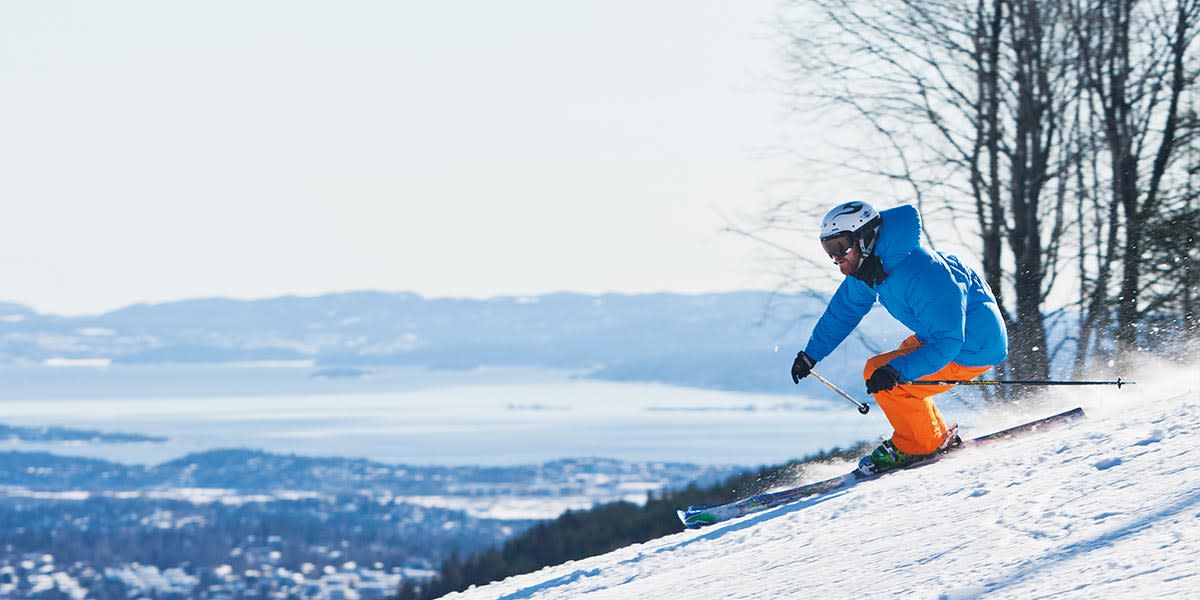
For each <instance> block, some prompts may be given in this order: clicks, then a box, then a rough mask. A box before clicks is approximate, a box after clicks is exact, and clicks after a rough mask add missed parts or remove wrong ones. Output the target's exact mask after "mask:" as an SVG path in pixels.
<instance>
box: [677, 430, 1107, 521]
mask: <svg viewBox="0 0 1200 600" xmlns="http://www.w3.org/2000/svg"><path fill="white" fill-rule="evenodd" d="M1083 416H1084V414H1083V409H1082V408H1073V409H1071V410H1068V411H1064V412H1061V413H1058V414H1056V415H1051V416H1049V417H1045V418H1042V419H1037V420H1035V421H1030V422H1028V423H1022V424H1020V425H1016V426H1014V427H1009V428H1008V429H1005V430H1003V431H997V432H995V433H990V434H987V435H983V436H979V437H976V438H972V439H970V440H964V441H963V443H962V444H961V445H959V446H952V447H949V448H947V449H946V450H945V451H943V452H941V453H938V454H934V455H933V456H931V457H929V458H926V459H923V460H919V461H916V462H913V463H910V464H908V465H905V466H904V467H902V468H900V469H894V470H891V471H885V472H883V473H880V474H872V475H866V474H863V473H862V472H860V471H858V470H854V471H851V472H850V473H846V474H845V475H839V476H837V477H833V478H830V479H826V480H824V481H817V482H813V483H807V484H804V485H801V486H799V487H794V488H790V489H786V490H781V491H778V492H767V493H764V494H758V495H756V496H751V497H749V498H745V499H742V500H738V501H735V502H729V503H727V504H711V505H705V506H689V507H687V508H686V509H684V510H679V511H676V513H677V514H678V515H679V520H680V521H682V522H683V526H684V527H686V528H688V529H699V528H701V527H704V526H706V525H712V524H714V523H720V522H722V521H728V520H729V519H735V518H737V517H741V516H745V515H749V514H753V513H757V512H761V511H764V510H768V509H771V508H774V507H776V506H782V505H784V504H789V503H791V502H795V501H797V500H800V499H802V498H807V497H809V496H816V495H818V494H824V493H826V492H830V491H833V490H837V489H842V488H846V487H850V486H851V485H854V484H855V483H857V482H859V481H864V480H868V479H875V478H876V477H880V476H882V475H886V474H888V473H892V472H895V471H901V470H906V469H912V468H916V467H920V466H924V465H927V464H929V463H932V462H935V461H937V460H938V459H939V458H941V457H942V456H944V455H945V454H946V453H949V452H952V451H954V450H956V449H958V448H963V447H967V446H977V445H980V444H986V443H988V442H992V441H995V440H1001V439H1007V438H1010V437H1013V436H1014V435H1018V434H1023V433H1030V432H1034V431H1039V430H1042V429H1045V428H1047V427H1050V426H1053V425H1057V424H1061V423H1065V422H1067V421H1072V420H1075V419H1079V418H1082V417H1083Z"/></svg>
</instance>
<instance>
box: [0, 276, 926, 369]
mask: <svg viewBox="0 0 1200 600" xmlns="http://www.w3.org/2000/svg"><path fill="white" fill-rule="evenodd" d="M824 306H825V299H823V298H820V297H817V296H814V295H788V294H777V293H772V292H763V291H744V292H725V293H710V294H690V295H688V294H667V293H658V294H634V295H623V294H602V295H588V294H575V293H556V294H547V295H540V296H528V297H515V296H514V297H500V298H492V299H486V300H475V299H445V298H424V297H422V296H419V295H417V294H412V293H387V292H352V293H339V294H328V295H323V296H317V297H294V296H286V297H279V298H271V299H262V300H233V299H200V300H185V301H178V302H169V303H163V304H139V305H134V306H130V307H127V308H122V309H119V310H115V311H112V312H108V313H105V314H102V315H96V316H85V317H61V316H52V315H41V314H38V313H37V312H35V311H33V310H31V309H29V308H28V307H24V306H21V305H18V304H11V303H0V364H9V365H29V364H45V363H47V361H54V360H57V361H64V360H65V361H80V360H91V361H96V360H100V361H111V362H112V364H118V365H119V364H168V363H175V364H178V363H191V364H196V363H228V362H247V361H310V362H311V363H312V364H313V365H314V366H318V367H372V366H376V367H379V366H387V365H416V366H424V367H428V368H434V369H471V368H475V367H480V366H517V365H521V366H526V365H527V366H540V367H549V368H561V369H578V370H580V371H581V372H585V373H588V374H589V376H592V377H598V378H604V379H612V380H627V381H661V382H664V383H672V384H680V385H689V386H696V387H705V388H716V389H730V390H743V391H764V392H785V391H788V390H789V389H791V387H792V384H791V382H790V381H789V380H788V377H787V371H788V368H789V367H790V365H791V360H792V357H793V356H794V355H795V352H796V351H798V350H799V349H800V348H801V347H802V345H803V344H804V342H805V341H806V340H807V337H808V334H809V332H810V331H811V329H812V325H813V323H815V321H816V318H817V317H818V316H819V315H820V313H821V311H822V310H823V309H824ZM865 322H866V323H868V324H870V328H869V329H867V330H868V331H870V332H871V339H873V340H875V341H876V342H878V343H880V344H881V346H880V347H888V346H891V345H894V344H895V343H896V342H898V341H899V340H900V339H901V338H902V337H903V335H904V332H903V331H902V329H901V328H900V327H899V325H897V324H896V323H895V322H894V321H892V320H891V319H890V318H888V317H887V316H886V314H884V313H883V311H875V312H873V313H872V314H871V315H869V316H868V317H867V320H866V321H865ZM865 343H866V342H865V341H864V340H863V339H862V338H857V337H855V338H851V339H850V340H848V341H847V344H844V346H843V349H839V351H838V353H835V356H833V357H831V358H830V359H829V360H828V361H827V364H825V365H824V366H825V368H826V370H827V371H828V373H827V374H829V375H832V376H833V377H834V379H835V380H843V381H848V380H853V379H855V378H857V377H859V375H857V373H856V371H857V369H859V368H861V366H860V365H861V364H862V363H861V361H862V359H863V358H865V355H866V354H868V353H869V351H870V350H871V349H870V348H866V347H865ZM838 354H844V355H845V358H844V359H839V358H838ZM843 362H844V363H845V364H843ZM851 365H853V366H852V368H851Z"/></svg>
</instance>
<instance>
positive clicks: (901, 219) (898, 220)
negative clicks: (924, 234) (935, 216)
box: [875, 204, 921, 273]
mask: <svg viewBox="0 0 1200 600" xmlns="http://www.w3.org/2000/svg"><path fill="white" fill-rule="evenodd" d="M879 215H880V216H881V217H883V225H881V226H880V228H879V241H878V242H876V243H875V255H876V256H878V257H879V260H880V261H882V262H883V269H884V271H887V272H889V273H890V272H891V271H892V269H893V268H894V267H895V266H896V265H898V264H900V261H903V260H904V259H905V258H906V257H907V256H908V255H909V254H911V253H912V251H913V250H916V249H917V247H918V246H920V245H921V216H920V215H919V214H917V209H916V208H913V206H912V205H910V204H902V205H900V206H897V207H895V208H889V209H887V210H884V211H880V213H879Z"/></svg>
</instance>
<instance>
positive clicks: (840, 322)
mask: <svg viewBox="0 0 1200 600" xmlns="http://www.w3.org/2000/svg"><path fill="white" fill-rule="evenodd" d="M880 215H882V217H883V225H881V226H880V231H879V240H878V241H877V242H876V244H875V255H876V256H878V257H879V259H880V261H881V262H882V263H883V270H884V272H885V273H886V274H887V277H885V278H884V280H883V281H882V282H880V283H878V284H876V285H875V286H874V287H871V286H870V285H868V284H867V283H866V282H864V281H862V280H860V279H858V278H855V277H853V276H848V277H846V279H845V280H844V281H842V284H841V285H840V286H838V289H837V291H836V292H834V294H833V299H832V300H830V302H829V306H827V307H826V308H825V313H824V314H822V315H821V318H820V319H819V320H818V321H817V324H816V326H815V327H814V328H813V332H812V336H811V337H810V338H809V340H808V345H807V346H806V347H805V348H804V352H805V353H806V354H808V355H809V357H811V358H812V359H813V360H818V361H819V360H821V359H824V358H825V357H826V356H829V353H831V352H833V350H834V348H837V346H838V344H841V343H842V341H843V340H845V339H846V336H848V335H850V332H851V331H854V328H855V327H857V326H858V324H859V322H861V321H862V319H863V317H864V316H866V314H867V312H868V311H870V310H871V307H872V306H874V304H875V300H876V298H878V299H879V303H880V304H882V305H883V307H884V308H885V309H887V311H888V313H889V314H891V315H892V316H893V317H895V318H896V320H897V321H900V322H901V323H902V324H904V326H905V327H908V328H909V329H910V330H912V332H913V333H915V334H916V336H917V339H918V340H920V341H921V347H920V348H918V349H917V350H915V351H913V352H912V353H910V354H907V355H905V356H901V357H898V358H894V359H892V360H891V362H889V363H888V364H890V365H891V366H892V367H893V368H895V369H896V370H897V371H899V372H900V375H901V377H902V378H903V379H904V380H913V379H918V378H920V377H923V376H925V375H929V374H930V373H934V372H936V371H938V370H939V369H941V368H942V367H944V366H946V365H947V364H950V363H951V362H956V363H958V364H960V365H963V366H968V367H983V366H990V365H994V364H997V363H999V362H1001V361H1003V360H1004V358H1005V357H1006V356H1008V332H1007V330H1006V329H1005V327H1004V320H1003V319H1002V318H1001V316H1000V310H999V308H997V306H996V297H995V296H993V295H992V290H991V288H989V287H988V284H987V282H985V281H983V279H981V278H980V277H979V275H978V274H976V273H975V271H973V270H971V269H970V268H969V267H967V266H966V265H963V264H962V262H961V261H959V260H958V258H957V257H955V256H952V255H945V254H942V253H940V252H930V251H929V250H926V249H925V248H923V247H922V246H921V217H920V216H919V215H918V214H917V209H915V208H913V207H912V206H910V205H907V204H905V205H901V206H897V207H896V208H890V209H888V210H884V211H882V212H880Z"/></svg>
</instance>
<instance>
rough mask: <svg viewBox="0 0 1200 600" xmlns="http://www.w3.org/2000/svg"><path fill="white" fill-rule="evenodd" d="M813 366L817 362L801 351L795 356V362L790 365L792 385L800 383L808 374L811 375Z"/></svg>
mask: <svg viewBox="0 0 1200 600" xmlns="http://www.w3.org/2000/svg"><path fill="white" fill-rule="evenodd" d="M815 364H817V361H815V360H813V359H812V357H810V356H809V355H807V354H805V353H804V351H803V350H801V351H800V353H799V354H797V355H796V360H795V362H793V363H792V383H800V380H801V379H804V378H805V377H808V374H809V373H812V368H813V365H815Z"/></svg>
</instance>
